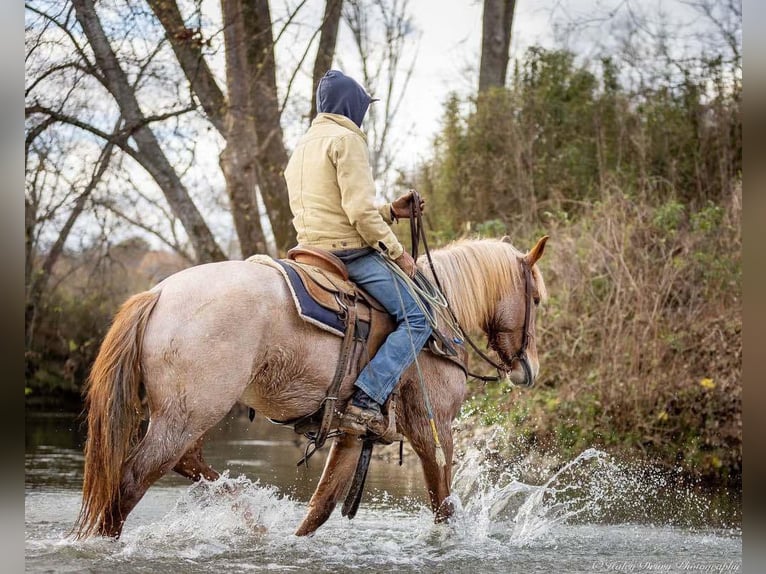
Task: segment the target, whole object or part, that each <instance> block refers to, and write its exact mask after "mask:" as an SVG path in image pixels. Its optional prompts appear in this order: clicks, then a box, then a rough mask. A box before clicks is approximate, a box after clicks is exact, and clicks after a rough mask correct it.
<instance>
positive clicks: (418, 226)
mask: <svg viewBox="0 0 766 574" xmlns="http://www.w3.org/2000/svg"><path fill="white" fill-rule="evenodd" d="M410 239H411V245H412V258H413V259H414V260H416V261H417V259H418V251H419V247H420V241H421V239H422V241H423V247H424V251H425V254H426V258H427V259H428V265H429V266H430V268H431V274H432V276H433V278H434V282H435V283H436V287H437V288H438V289H439V291H440V292H441V293H442V295H444V289H442V286H441V283H440V282H439V277H438V276H437V275H436V269H435V268H434V264H433V260H432V259H431V252H430V251H429V249H428V240H427V239H426V234H425V230H424V229H423V219H422V213H421V211H420V195H419V194H418V193H417V192H416V191H413V192H412V201H411V202H410ZM519 262H520V264H521V269H522V274H523V275H524V326H523V327H522V333H521V345H520V346H519V350H518V351H516V353H515V354H514V355H513V356H511V357H510V358H509V359H508V361H507V362H506V361H505V360H504V358H503V354H504V353H503V352H502V350H501V349H500V345H499V344H498V341H497V338H498V335H502V334H504V333H506V332H505V331H490V334H489V346H490V347H491V348H492V349H494V351H495V352H496V353H497V354H498V356H499V357H500V360H501V362H500V363H498V362H497V361H495V360H494V359H492V358H491V357H489V356H488V355H487V354H486V353H485V352H484V351H482V350H481V349H480V348H479V347H478V346H477V345H476V343H474V341H473V339H471V337H470V336H469V335H468V333H467V332H466V331H465V330H464V329H463V328H462V327H461V326H460V323H459V322H458V320H457V317H456V316H455V313H454V312H453V311H452V307H451V306H450V304H449V300H448V299H446V297H445V300H446V301H447V311H448V312H449V314H450V316H451V317H452V320H453V321H454V322H455V324H456V325H457V326H458V328H459V329H460V332H461V333H462V335H463V338H464V339H465V341H466V342H467V343H468V344H469V345H470V346H471V348H472V349H473V350H474V351H475V352H476V354H477V355H479V357H481V359H482V360H484V361H485V362H486V363H488V364H489V365H491V366H492V367H494V368H495V369H497V372H498V373H505V374H504V375H503V376H500V375H499V374H498V375H497V376H487V375H480V374H477V373H472V372H471V371H468V370H466V372H467V374H468V375H469V376H471V377H473V378H475V379H478V380H480V381H484V382H485V383H486V382H498V381H503V380H510V379H509V373H510V370H511V365H513V361H514V360H517V361H519V364H520V365H521V368H522V370H523V371H524V383H523V384H522V386H525V387H531V386H532V385H533V384H534V378H533V376H532V366H531V365H530V363H529V357H528V356H527V348H528V347H529V339H530V334H529V327H530V322H531V316H532V300H533V293H532V292H533V287H532V269H531V268H530V265H529V263H528V262H527V260H526V259H524V258H523V257H522V258H520V259H519Z"/></svg>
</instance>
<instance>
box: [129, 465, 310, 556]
mask: <svg viewBox="0 0 766 574" xmlns="http://www.w3.org/2000/svg"><path fill="white" fill-rule="evenodd" d="M301 514H302V508H301V505H300V504H299V503H297V502H295V501H293V500H291V499H290V498H289V497H287V496H284V495H282V494H280V492H279V491H278V489H276V488H275V487H272V486H265V485H261V484H260V482H259V481H255V482H253V481H250V480H249V479H247V478H246V477H244V476H240V477H238V478H234V479H232V478H230V477H229V473H228V472H224V473H222V474H221V476H220V477H219V478H218V479H217V480H215V481H212V482H208V481H204V480H203V481H201V482H198V483H195V484H193V485H191V486H190V487H189V488H188V489H186V490H185V491H184V492H183V494H182V495H181V497H180V498H179V499H178V500H177V502H176V503H175V505H174V507H173V508H172V509H171V510H170V511H169V512H167V514H165V516H164V517H163V518H162V519H161V520H159V521H157V522H154V523H150V524H144V525H141V526H138V527H136V528H135V529H133V530H126V532H125V534H124V535H123V537H122V540H123V541H124V542H125V546H124V548H123V550H122V552H121V554H122V555H123V556H124V557H130V556H133V555H136V554H140V555H142V556H144V557H147V556H163V555H165V554H166V553H167V552H168V551H169V552H171V553H172V554H173V555H176V556H178V555H180V556H183V557H185V558H188V559H193V560H196V559H199V558H203V557H205V556H214V555H217V554H221V553H224V552H228V551H230V550H231V549H232V548H236V547H237V546H238V545H245V546H246V547H250V548H252V547H254V546H256V547H257V546H258V545H259V544H261V543H262V542H263V538H264V535H265V534H266V533H269V532H272V533H282V534H287V532H285V529H286V528H287V526H288V525H290V524H295V523H296V522H297V520H298V518H299V517H300V516H301Z"/></svg>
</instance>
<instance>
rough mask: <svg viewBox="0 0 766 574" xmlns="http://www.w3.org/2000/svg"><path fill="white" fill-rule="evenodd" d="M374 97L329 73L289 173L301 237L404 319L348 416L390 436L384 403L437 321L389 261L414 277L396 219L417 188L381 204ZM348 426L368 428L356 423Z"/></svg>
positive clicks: (364, 376)
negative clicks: (374, 154)
mask: <svg viewBox="0 0 766 574" xmlns="http://www.w3.org/2000/svg"><path fill="white" fill-rule="evenodd" d="M373 101H376V100H375V99H373V98H371V97H370V95H369V94H368V93H367V91H366V90H365V89H364V88H363V87H362V86H360V85H359V84H358V83H357V82H356V81H355V80H353V79H352V78H350V77H348V76H346V75H344V74H343V73H341V72H339V71H337V70H330V71H328V72H327V73H326V74H325V75H324V77H323V78H322V79H321V80H320V82H319V86H318V87H317V92H316V103H317V111H318V112H319V113H318V115H317V117H316V118H315V119H314V121H313V122H311V127H310V128H309V130H308V131H307V132H306V133H305V134H304V136H303V137H302V138H301V139H300V141H299V142H298V144H297V146H296V147H295V150H294V151H293V154H292V156H291V157H290V161H289V162H288V164H287V168H286V169H285V179H286V180H287V190H288V194H289V198H290V209H291V211H292V213H293V225H294V226H295V230H296V232H297V235H298V243H299V244H301V245H305V246H311V247H319V248H322V249H327V250H329V251H331V252H332V253H333V254H335V255H336V256H338V257H339V258H340V259H341V260H342V261H343V262H344V263H345V264H346V267H347V268H348V274H349V277H350V278H351V280H352V281H354V283H356V284H357V285H359V286H360V287H362V288H363V289H364V290H365V291H367V292H368V293H369V294H370V295H372V296H373V297H375V299H377V300H378V301H379V302H380V304H381V305H383V306H384V307H385V308H386V310H387V311H388V312H389V313H390V314H391V316H392V317H393V318H394V320H395V321H396V324H397V325H396V329H395V330H394V331H393V332H392V333H390V334H389V335H388V337H387V338H386V340H385V342H384V343H383V345H382V346H381V347H380V349H379V350H378V352H377V353H375V356H374V357H373V358H372V360H371V361H370V362H369V363H368V364H367V366H366V367H365V368H364V369H363V370H362V372H361V373H360V374H359V377H358V378H357V380H356V382H355V392H354V394H353V396H352V398H351V403H350V404H349V405H348V407H346V412H345V414H344V420H354V419H355V420H356V421H357V422H358V423H360V424H361V425H362V426H363V427H364V431H367V430H369V431H370V432H372V433H373V434H376V435H382V434H383V432H384V431H385V429H386V426H387V422H386V420H385V418H384V417H383V415H382V414H381V406H382V405H383V404H384V403H385V401H386V399H387V398H388V396H389V395H390V394H391V391H393V389H394V387H395V386H396V383H397V381H398V380H399V377H400V376H401V374H402V372H404V370H405V369H406V368H407V367H409V366H410V365H411V364H412V362H413V361H414V358H415V357H414V354H413V349H415V350H417V351H419V350H420V349H421V348H422V346H423V345H424V344H425V342H426V340H427V339H428V337H429V335H430V334H431V327H430V325H429V323H428V320H427V319H426V316H425V314H424V313H423V311H422V310H421V308H420V307H419V306H418V303H417V302H416V300H415V298H414V296H413V295H412V294H411V293H410V291H409V289H408V288H407V286H406V282H405V280H404V279H402V278H401V277H399V276H398V275H397V274H396V273H395V272H394V271H393V270H392V269H390V268H389V267H388V265H387V264H386V262H385V261H384V259H390V260H391V261H393V262H394V263H395V264H396V265H398V266H399V267H400V268H401V269H402V271H404V273H405V274H406V275H407V276H409V277H413V276H414V275H415V272H416V270H417V268H416V266H415V261H414V259H413V258H412V256H411V255H410V254H409V253H407V252H406V251H405V250H404V248H403V247H402V244H401V243H400V242H399V240H398V239H397V238H396V236H395V235H394V233H393V231H392V230H391V228H390V227H389V225H390V224H391V223H393V222H394V220H396V219H398V218H407V217H409V205H410V203H411V201H412V198H413V192H412V191H409V192H407V193H405V194H403V195H402V196H400V197H399V198H397V199H396V200H394V201H393V202H392V203H387V204H385V205H383V206H381V207H379V208H376V207H375V205H374V204H373V200H374V199H375V184H374V182H373V179H372V170H371V167H370V161H369V151H368V149H367V137H366V136H365V134H364V132H363V131H362V130H361V126H362V120H363V119H364V116H365V114H366V113H367V108H368V107H369V105H370V103H371V102H373ZM422 206H423V203H422V200H421V209H422ZM397 285H398V287H397ZM341 428H342V429H343V430H346V431H347V432H355V430H356V432H360V431H359V429H358V427H356V426H355V425H351V427H350V428H348V427H346V428H344V425H343V424H342V425H341Z"/></svg>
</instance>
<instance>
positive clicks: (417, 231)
mask: <svg viewBox="0 0 766 574" xmlns="http://www.w3.org/2000/svg"><path fill="white" fill-rule="evenodd" d="M421 238H422V240H423V249H424V252H425V254H426V259H428V265H429V267H430V268H431V275H432V276H433V278H434V283H435V284H436V290H437V292H438V294H439V297H440V299H441V301H443V302H444V305H443V308H444V309H446V311H447V319H448V320H447V323H448V324H449V326H450V328H451V329H452V330H453V331H454V332H455V333H457V334H458V335H459V336H460V337H462V338H463V339H464V340H465V341H466V342H467V343H468V344H469V345H470V346H471V348H473V350H474V351H476V354H477V355H479V357H481V358H482V359H483V360H484V361H485V362H487V363H488V364H490V365H491V366H493V367H494V368H496V369H497V370H498V371H501V370H503V367H502V366H501V365H500V364H498V363H497V362H495V361H493V360H492V358H491V357H489V356H488V355H487V354H486V353H484V352H483V351H482V350H481V349H479V347H478V346H477V345H476V343H474V341H473V339H472V338H471V337H470V336H469V335H468V333H466V332H465V331H464V330H463V328H462V327H461V326H460V322H459V321H458V320H457V317H456V316H455V313H454V311H452V307H450V304H449V301H448V300H447V298H446V297H445V295H444V289H443V288H442V285H441V282H440V281H439V277H438V275H437V274H436V269H435V268H434V262H433V259H431V251H430V249H428V239H427V238H426V232H425V229H424V228H423V216H422V213H421V211H420V194H419V193H418V192H417V191H415V190H412V201H411V203H410V240H411V242H412V257H413V259H415V260H416V261H417V254H418V250H419V248H420V240H421ZM397 269H398V266H397ZM400 271H401V270H400ZM418 273H420V272H419V271H418ZM402 274H403V273H402ZM418 292H419V293H422V291H418ZM429 295H430V294H429ZM427 299H428V300H429V301H430V297H427ZM432 325H433V327H434V329H435V328H436V324H435V322H434V323H432ZM466 373H467V374H468V375H469V376H470V377H473V378H474V379H478V380H480V381H483V382H484V383H488V382H493V383H494V382H498V381H501V380H502V381H508V380H509V379H508V375H507V374H506V376H504V377H500V376H495V375H490V376H488V375H480V374H478V373H472V372H470V371H468V370H466Z"/></svg>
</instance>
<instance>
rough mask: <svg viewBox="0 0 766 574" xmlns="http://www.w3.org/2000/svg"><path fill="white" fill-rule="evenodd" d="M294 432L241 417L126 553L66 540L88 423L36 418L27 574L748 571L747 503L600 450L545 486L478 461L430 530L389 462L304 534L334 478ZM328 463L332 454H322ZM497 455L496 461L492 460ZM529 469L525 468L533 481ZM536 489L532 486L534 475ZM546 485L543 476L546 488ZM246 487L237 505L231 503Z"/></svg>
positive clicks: (464, 466) (143, 506)
mask: <svg viewBox="0 0 766 574" xmlns="http://www.w3.org/2000/svg"><path fill="white" fill-rule="evenodd" d="M297 438H298V437H297V435H295V434H294V433H293V432H292V431H290V430H287V429H283V428H281V427H275V426H273V425H271V424H270V423H268V422H267V421H264V420H263V419H260V418H256V420H255V421H254V422H253V423H250V421H248V419H247V417H243V416H239V417H236V416H232V417H229V418H227V419H226V420H225V421H224V422H222V423H221V425H220V426H219V427H218V428H216V429H213V430H212V431H211V433H210V434H209V437H208V442H207V444H206V447H205V456H206V459H207V460H208V462H210V463H211V465H212V466H213V467H214V468H216V469H218V470H219V471H220V470H224V469H226V471H227V472H225V473H224V475H223V476H222V477H221V478H220V479H219V480H218V481H216V482H214V483H202V484H196V485H190V484H189V483H188V482H187V481H186V480H184V479H182V478H181V477H177V476H175V475H173V476H166V477H164V478H162V479H161V480H160V481H158V482H157V483H156V484H155V485H154V486H153V487H152V488H150V489H149V491H148V493H147V494H146V496H145V497H144V499H143V500H142V501H141V503H140V504H139V505H138V507H137V508H136V509H135V510H134V511H133V513H131V515H130V516H129V518H128V520H127V523H126V525H125V530H124V533H123V536H122V537H121V538H120V539H119V540H117V541H114V540H105V539H91V540H87V541H80V542H76V541H73V540H72V539H71V538H69V537H68V535H67V534H68V530H69V529H70V528H71V526H72V523H73V521H74V519H75V517H76V515H77V512H78V509H79V497H80V488H81V485H82V462H83V457H82V453H81V446H82V442H83V435H82V432H81V430H80V428H79V423H78V422H77V421H75V419H74V417H73V415H68V414H58V415H51V414H45V415H43V414H34V413H29V414H28V415H27V424H26V481H25V485H26V489H25V523H26V536H25V545H26V548H25V559H26V569H27V571H29V572H110V573H122V572H189V573H196V572H259V571H269V572H296V573H303V572H306V573H314V572H449V573H461V572H470V573H472V574H477V573H478V572H481V573H507V572H511V573H513V572H519V573H524V574H529V573H534V572H546V573H548V572H566V573H569V572H656V571H659V572H679V573H680V572H740V571H742V570H741V569H742V566H741V563H742V533H741V526H740V525H741V510H740V504H739V499H738V497H734V496H730V495H727V493H725V492H724V493H718V495H717V496H710V495H709V494H706V495H703V494H700V493H699V492H698V491H697V490H696V489H694V488H692V487H689V486H682V485H681V484H680V483H678V482H676V481H675V480H674V479H673V477H672V476H671V475H669V474H668V473H667V472H664V471H663V472H660V471H659V470H657V469H653V468H651V467H649V466H646V465H626V464H625V463H621V464H618V463H616V462H615V461H613V460H611V459H610V457H608V456H607V455H606V454H605V453H603V452H600V451H598V450H595V449H589V450H587V451H585V452H583V453H581V454H580V455H579V456H577V457H575V458H573V459H572V460H571V461H569V462H568V463H567V464H565V465H563V466H562V467H561V468H558V469H557V471H555V472H553V471H550V472H548V473H547V474H545V475H544V476H541V477H538V479H536V480H529V479H526V478H524V479H523V480H522V477H525V476H529V474H530V472H529V471H530V469H529V468H523V466H524V465H522V464H521V463H518V464H516V463H510V462H508V461H502V459H499V458H498V457H493V456H491V454H492V453H488V452H487V451H482V450H480V449H469V450H467V452H465V453H462V454H461V456H460V457H459V460H458V461H457V463H456V466H455V472H454V474H455V477H454V480H453V499H454V503H455V506H456V508H457V513H456V516H455V517H454V518H453V520H452V521H451V523H450V524H447V525H434V524H433V519H432V514H431V512H430V510H428V507H427V502H426V498H425V495H424V492H423V490H424V488H423V482H422V478H421V471H420V468H419V465H417V464H416V457H415V455H414V454H412V453H411V451H409V449H407V448H405V454H404V465H402V466H399V464H398V462H399V457H398V449H397V448H396V445H392V446H389V447H385V448H378V449H376V450H380V456H376V457H375V458H374V459H373V462H372V465H371V467H370V472H369V474H368V479H367V485H366V489H365V494H364V498H363V500H362V504H361V507H360V509H359V512H358V514H357V516H356V518H354V520H351V521H349V520H348V519H346V518H343V517H341V515H340V510H339V509H336V512H335V513H334V514H333V515H332V516H331V518H330V519H329V520H328V522H327V523H326V524H325V525H324V526H323V527H321V528H320V529H319V530H318V531H317V533H316V534H315V535H314V536H312V537H306V538H298V537H296V536H294V535H293V532H294V530H295V528H296V527H297V525H298V524H299V523H300V521H301V519H302V518H303V515H304V514H305V511H306V503H307V501H308V499H309V498H310V496H311V493H312V492H313V489H314V486H315V485H316V481H317V479H318V477H319V474H320V472H321V468H322V465H323V462H324V460H323V457H324V453H319V454H317V455H316V456H315V457H314V458H312V459H311V463H310V467H309V468H308V469H305V468H303V467H301V468H296V466H295V463H296V461H297V460H298V459H299V458H300V457H301V456H302V453H303V451H302V444H301V443H300V442H299V441H298V440H296V439H297ZM325 450H326V449H325ZM488 455H489V456H488ZM528 464H529V463H527V466H528ZM532 474H534V473H532ZM538 474H539V473H538ZM232 485H236V486H237V487H238V488H236V489H235V492H236V494H231V493H230V491H231V490H232V489H230V488H226V487H230V486H232Z"/></svg>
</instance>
